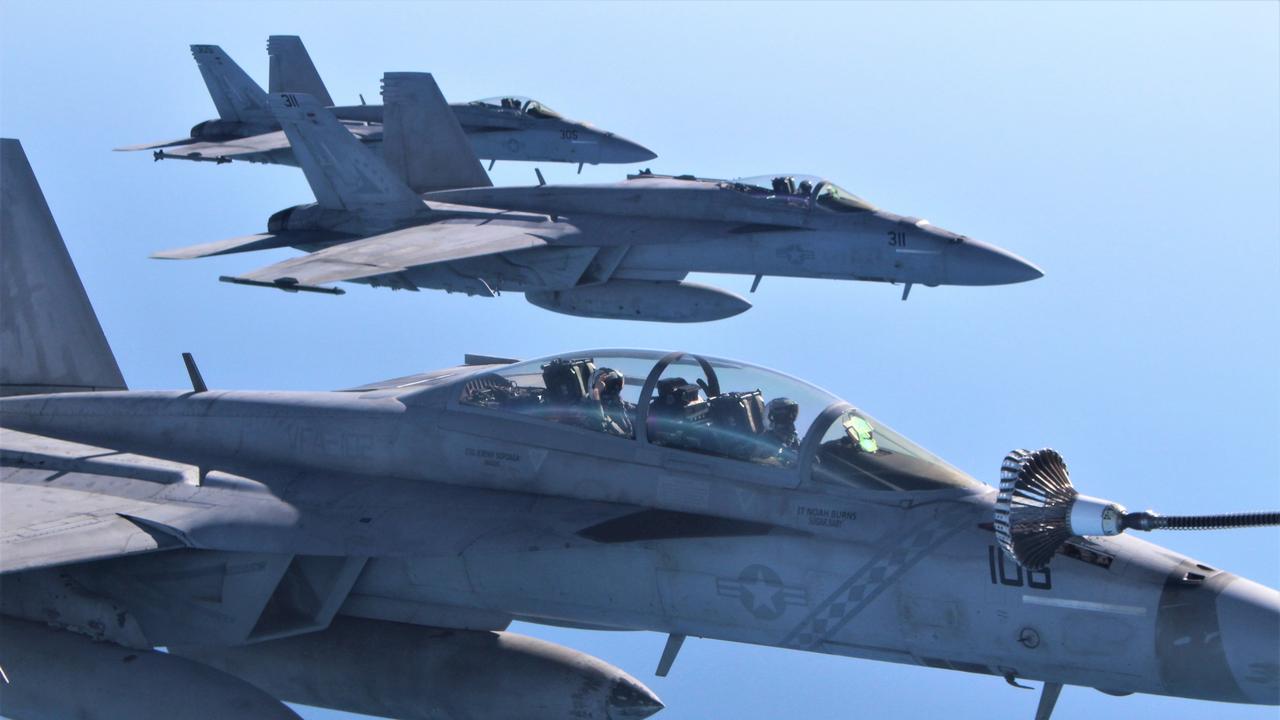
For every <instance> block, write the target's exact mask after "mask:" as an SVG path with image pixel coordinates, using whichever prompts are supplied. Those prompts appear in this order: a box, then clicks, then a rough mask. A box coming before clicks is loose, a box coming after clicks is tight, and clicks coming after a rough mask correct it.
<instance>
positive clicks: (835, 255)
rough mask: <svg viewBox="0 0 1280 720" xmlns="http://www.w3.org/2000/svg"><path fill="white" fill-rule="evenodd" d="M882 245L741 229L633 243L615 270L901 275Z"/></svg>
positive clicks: (819, 235) (867, 276)
mask: <svg viewBox="0 0 1280 720" xmlns="http://www.w3.org/2000/svg"><path fill="white" fill-rule="evenodd" d="M886 250H887V248H885V249H881V248H879V247H877V246H875V245H872V244H868V243H864V242H858V241H856V240H852V241H851V240H850V239H848V238H837V237H834V236H832V235H825V234H822V233H821V232H820V231H813V232H810V233H790V232H785V233H784V232H778V233H758V234H744V235H741V236H738V237H735V238H732V239H729V238H726V239H723V240H707V241H702V242H690V243H681V244H678V245H676V244H638V245H636V246H635V247H634V248H633V249H632V251H631V252H630V253H628V254H627V257H626V259H625V261H624V262H623V264H622V267H621V268H619V271H620V272H635V271H653V270H671V269H680V270H685V271H690V272H711V273H733V274H743V275H757V274H759V275H777V276H789V277H809V278H828V279H847V280H854V279H871V280H880V279H884V280H889V279H894V278H896V277H897V274H900V270H901V269H900V268H899V269H895V268H894V267H893V264H892V262H890V261H888V260H887V259H886V256H885V252H886Z"/></svg>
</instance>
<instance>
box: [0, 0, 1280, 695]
mask: <svg viewBox="0 0 1280 720" xmlns="http://www.w3.org/2000/svg"><path fill="white" fill-rule="evenodd" d="M272 33H280V34H297V35H301V36H302V37H303V39H304V41H305V42H306V43H307V46H308V48H309V49H310V51H311V54H312V57H313V59H314V60H315V62H316V64H317V66H318V68H319V70H320V72H321V73H322V74H323V76H324V78H325V80H326V82H327V84H328V86H329V89H330V92H331V93H332V95H333V96H334V99H335V101H337V102H338V103H353V102H357V101H358V100H357V93H363V94H364V96H365V97H366V98H368V99H370V100H371V101H372V100H373V99H374V98H376V97H377V93H378V80H379V78H380V76H381V74H382V72H383V71H388V70H425V71H430V72H433V73H434V74H435V76H436V78H437V80H438V82H439V83H440V85H441V87H442V89H443V90H444V92H445V95H446V96H447V97H449V98H450V99H452V100H467V99H474V98H479V97H486V96H491V95H495V94H499V93H520V94H524V95H529V96H532V97H535V98H538V99H540V100H542V101H544V102H546V103H547V104H549V105H550V106H551V107H553V108H556V109H557V110H559V111H561V112H563V113H565V114H566V115H569V116H571V117H575V118H579V119H583V120H589V121H591V122H593V123H595V124H597V125H599V126H601V127H603V128H606V129H609V130H613V131H616V132H618V133H620V134H622V135H624V136H627V137H631V138H633V139H635V140H637V141H639V142H642V143H644V144H645V145H647V146H648V147H650V148H652V149H653V150H655V151H656V152H657V153H658V154H659V158H658V159H657V160H655V161H653V162H652V163H649V165H651V166H652V167H653V169H654V170H655V171H659V172H672V173H684V172H693V173H697V174H700V175H706V176H712V177H736V176H744V175H756V174H761V173H768V172H775V171H789V172H808V173H814V174H819V175H824V176H827V177H830V178H831V179H833V180H835V181H837V182H838V183H840V184H841V185H843V186H845V187H847V188H849V189H850V190H852V191H854V192H856V193H858V194H860V195H862V196H864V197H866V198H867V199H869V200H871V201H872V202H874V203H875V204H877V205H879V206H881V207H883V208H885V209H889V210H893V211H896V212H900V213H903V214H909V215H917V216H921V217H926V218H928V219H929V220H931V221H932V222H934V223H935V224H937V225H941V226H943V227H946V228H949V229H953V230H956V231H957V232H961V233H964V234H967V235H970V236H972V237H975V238H978V239H981V240H984V241H986V242H990V243H994V244H997V245H1000V246H1003V247H1006V248H1009V249H1010V250H1013V251H1014V252H1017V253H1019V254H1021V255H1023V256H1024V257H1027V258H1029V259H1031V260H1032V261H1034V262H1036V263H1037V264H1039V265H1040V266H1041V267H1043V268H1044V270H1045V272H1046V276H1045V277H1044V278H1043V279H1041V280H1038V281H1036V282H1033V283H1028V284H1024V285H1018V286H1011V287H1000V288H917V289H915V290H914V291H913V293H912V296H911V299H910V300H909V301H908V302H906V303H902V302H900V301H899V300H898V295H899V290H898V289H897V288H892V287H889V286H881V285H872V284H856V283H836V282H819V281H800V280H794V281H792V280H784V279H772V278H770V279H766V280H765V281H764V282H763V283H762V285H761V287H760V289H759V291H758V292H757V293H756V294H755V295H753V296H751V299H752V301H753V302H754V303H755V304H756V307H755V309H753V310H751V311H749V312H747V313H745V314H743V315H740V316H738V317H735V318H732V319H730V320H726V321H722V322H719V323H714V324H707V325H693V326H667V325H659V324H650V323H617V322H609V321H594V320H585V319H581V318H572V317H567V316H561V315H555V314H551V313H548V312H545V311H543V310H539V309H537V308H534V307H533V306H531V305H529V304H527V303H526V302H525V301H524V300H523V298H522V297H521V296H520V295H507V296H503V297H501V298H498V299H480V298H465V297H459V296H451V295H444V294H441V293H430V292H423V293H419V294H409V293H392V292H389V291H386V290H373V289H367V288H361V287H351V288H350V289H349V291H348V293H347V294H346V295H345V296H342V297H330V296H312V295H305V294H303V295H297V296H294V295H287V294H285V293H277V292H271V291H266V290H258V289H255V288H244V287H235V286H230V285H227V284H222V283H218V282H217V277H218V276H219V275H222V274H238V273H242V272H244V271H247V270H250V269H253V268H255V267H259V266H261V265H265V264H267V263H269V262H274V261H275V260H278V259H281V258H283V257H287V256H288V255H290V254H291V251H275V252H272V253H259V254H253V255H241V256H231V257H228V258H219V259H210V260H203V261H191V262H161V261H156V260H149V259H147V255H148V254H149V253H150V252H152V251H155V250H158V249H163V248H169V247H174V246H180V245H188V244H195V243H199V242H207V241H212V240H217V239H221V238H226V237H231V236H236V235H243V234H249V233H252V232H258V231H260V230H261V229H262V228H263V227H264V226H265V222H266V219H267V217H268V216H269V215H270V214H271V213H273V212H275V211H277V210H280V209H282V208H284V207H288V206H290V205H294V204H298V203H302V202H309V201H311V200H312V196H311V194H310V192H309V190H308V189H307V186H306V184H305V182H304V180H303V178H302V175H301V173H300V172H298V171H297V170H294V169H291V168H278V167H261V166H248V165H243V166H242V165H239V164H234V165H231V166H217V167H215V166H209V165H203V164H193V163H182V162H177V161H167V162H163V163H152V162H151V160H150V158H149V156H148V155H147V154H145V153H133V154H126V153H112V152H111V151H110V149H111V148H112V147H116V146H120V145H128V144H134V143H140V142H144V141H149V140H161V139H166V138H172V137H181V136H182V135H184V134H185V133H186V131H187V129H188V128H190V127H191V126H192V125H194V124H195V123H196V122H198V121H200V120H204V119H208V118H210V117H213V116H214V115H215V112H214V109H213V106H212V103H211V102H210V101H209V99H208V96H207V94H206V92H205V89H204V87H203V84H202V83H201V81H200V78H199V74H198V72H197V71H196V68H195V65H194V63H193V62H192V60H191V57H190V54H189V52H188V49H187V45H188V44H190V43H212V44H220V45H222V47H223V48H224V49H225V50H226V51H227V52H228V53H229V54H231V56H232V57H234V58H236V59H237V60H238V61H239V62H240V63H241V65H242V66H243V67H245V69H246V70H247V71H248V72H249V73H250V74H251V75H253V76H255V77H256V78H258V79H259V80H260V81H262V82H263V83H264V84H265V79H266V67H267V63H266V53H265V43H266V37H267V36H268V35H269V34H272ZM0 132H3V134H4V135H5V136H7V137H18V138H20V139H21V140H22V141H23V144H24V145H25V147H26V150H27V154H28V156H29V157H30V159H31V161H32V164H33V165H34V167H35V169H36V172H37V174H38V176H39V177H40V180H41V183H42V185H43V187H44V190H45V193H46V195H47V197H48V199H49V202H50V205H51V206H52V208H53V211H54V214H55V215H56V217H57V218H58V221H59V224H60V226H61V228H62V231H63V234H64V236H65V237H66V240H67V244H68V246H69V247H70V250H71V253H72V255H73V257H74V258H75V259H76V261H77V263H78V265H79V267H80V271H81V274H82V276H83V277H84V281H85V285H86V286H87V288H88V290H89V294H90V296H91V297H92V299H93V300H94V303H95V305H96V307H97V310H98V314H99V316H100V318H101V319H102V322H103V325H104V327H105V329H106V332H107V336H108V337H109V338H110V340H111V342H112V344H113V346H114V348H115V351H116V354H117V356H118V357H119V359H120V364H121V366H122V368H123V370H124V373H125V377H126V379H127V380H128V381H129V383H130V385H131V386H133V387H139V388H168V387H181V386H183V385H184V384H185V382H186V376H185V372H184V370H183V367H182V363H181V360H180V358H179V353H180V352H182V351H192V352H194V353H195V355H196V357H197V358H198V360H199V362H200V366H201V369H202V370H203V373H204V376H205V378H206V379H207V380H208V382H209V384H210V385H212V386H215V387H225V388H244V389H248V388H334V387H345V386H351V385H355V384H359V383H362V382H365V381H369V380H374V379H378V378H382V377H391V376H397V375H404V374H407V373H410V372H414V371H417V370H422V369H428V368H434V367H440V366H444V365H449V364H455V363H457V362H459V361H460V360H461V357H462V354H463V353H464V352H480V353H489V354H496V355H508V356H515V357H532V356H536V355H540V354H548V353H552V352H556V351H560V350H566V349H571V348H580V347H592V346H638V347H653V348H664V349H666V348H670V349H676V348H679V349H689V350H699V351H704V352H707V353H711V354H715V355H720V356H725V357H737V358H741V359H745V360H751V361H754V362H757V363H760V364H763V365H766V366H770V367H775V368H778V369H781V370H784V371H786V372H789V373H792V374H795V375H798V376H801V377H804V378H806V379H808V380H810V381H812V382H814V383H817V384H819V385H821V386H823V387H826V388H828V389H830V390H831V391H833V392H835V393H837V394H839V395H841V396H842V397H845V398H846V399H848V400H849V401H851V402H853V403H854V404H856V405H859V406H861V407H863V408H865V409H866V410H868V411H869V412H871V413H873V414H874V415H876V416H877V417H878V418H880V419H881V420H884V421H886V422H888V423H890V424H891V425H893V426H894V427H895V428H896V429H898V430H899V431H901V432H903V433H904V434H906V435H907V436H908V437H911V438H912V439H914V440H916V441H917V442H919V443H921V444H922V445H924V446H925V447H927V448H929V449H930V450H932V451H933V452H935V453H937V454H938V455H941V456H942V457H944V458H947V459H948V460H949V461H951V462H952V463H953V464H955V465H957V466H958V467H960V468H962V469H964V470H966V471H968V472H970V473H971V474H973V475H974V476H975V477H978V478H979V479H981V480H984V481H987V482H994V481H996V479H997V470H998V468H999V463H1000V459H1001V458H1002V457H1003V456H1004V454H1005V453H1006V452H1007V451H1008V450H1010V449H1011V448H1014V447H1022V446H1027V447H1040V446H1052V447H1055V448H1057V449H1059V450H1060V451H1061V452H1062V453H1063V454H1064V455H1065V457H1066V458H1067V460H1068V462H1069V463H1070V465H1071V469H1072V473H1073V476H1074V478H1075V479H1076V482H1077V485H1079V486H1080V487H1081V488H1082V489H1083V490H1084V491H1085V492H1088V493H1091V494H1094V495H1101V496H1105V497H1108V498H1112V499H1115V500H1117V501H1119V502H1122V503H1124V504H1126V505H1128V506H1130V507H1141V508H1145V507H1152V508H1155V509H1157V510H1161V511H1165V512H1170V513H1175V512H1199V511H1205V512H1216V511H1234V510H1247V509H1262V508H1275V507H1280V440H1278V439H1280V317H1277V315H1278V314H1280V311H1278V308H1280V4H1277V3H1275V2H1249V3H1213V4H1209V3H1176V4H1173V3H1168V4H1144V3H1114V4H1104V3H1090V4H1078V5H1077V4H1053V3H1026V4H1013V3H995V4H960V3H946V4H930V3H908V4H902V5H888V4H886V5H881V4H848V5H842V4H799V3H788V4H765V3H753V4H744V5H734V4H706V5H701V4H692V3H683V4H675V3H670V4H662V5H631V4H622V3H607V4H595V5H580V4H550V5H544V4H536V3H516V4H498V3H477V4H458V5H452V4H440V5H434V4H410V3H393V4H386V5H382V4H375V3H360V4H351V5H344V4H337V3H314V4H312V3H308V4H292V3H280V4H263V5H257V4H247V3H246V4H227V5H217V4H199V3H110V4H107V3H101V4H99V3H47V2H46V3H34V2H33V3H17V2H10V1H6V2H3V3H0ZM628 169H629V168H621V167H600V168H587V169H586V170H585V171H584V172H583V173H582V175H581V179H582V180H585V181H608V180H614V179H619V178H621V176H622V175H623V173H624V172H626V171H627V170H628ZM542 171H543V173H544V174H546V175H547V177H548V180H549V181H551V182H557V181H560V182H571V181H574V180H575V179H577V176H575V175H574V169H573V168H571V167H558V166H552V165H543V166H542ZM494 180H495V182H497V183H499V184H531V183H532V182H534V174H533V168H532V166H529V165H517V164H512V163H506V164H502V163H500V164H499V166H498V168H497V169H496V171H495V172H494ZM696 279H698V280H699V281H702V282H711V283H714V284H719V285H721V286H723V287H726V288H729V289H731V290H734V291H737V292H739V293H743V294H745V293H746V292H747V289H748V288H749V285H750V279H749V278H739V277H711V276H707V277H701V278H696ZM1152 539H1153V540H1156V541H1158V542H1160V543H1162V544H1164V545H1166V546H1168V547H1170V548H1173V549H1175V550H1177V551H1179V552H1183V553H1186V554H1189V555H1192V556H1193V557H1196V558H1198V559H1201V560H1203V561H1205V562H1208V563H1210V564H1212V565H1215V566H1217V567H1223V568H1226V569H1229V570H1232V571H1234V572H1237V573H1239V574H1242V575H1245V576H1248V577H1251V578H1253V579H1256V580H1258V581H1260V582H1262V583H1264V584H1267V585H1269V586H1271V587H1276V586H1277V585H1280V533H1277V532H1276V531H1275V530H1249V531H1241V532H1237V533H1222V534H1167V535H1163V536H1157V537H1153V538H1152ZM519 630H520V631H522V632H527V633H529V634H533V635H537V636H539V637H544V638H547V639H550V640H553V641H556V642H560V643H563V644H566V645H568V646H570V647H574V648H577V649H580V650H583V651H585V652H589V653H591V654H594V655H597V656H599V657H601V658H604V659H606V660H608V661H610V662H612V663H615V664H617V665H619V666H621V667H622V668H624V669H626V670H628V671H630V672H631V673H633V674H635V675H636V676H637V677H639V678H641V679H642V680H644V681H646V682H649V683H650V685H651V687H653V688H654V689H655V691H656V692H658V694H659V695H660V696H662V698H663V699H664V701H666V702H667V704H668V710H666V711H665V712H664V714H662V715H660V717H663V718H672V719H675V718H713V717H714V718H720V717H739V718H779V717H812V718H847V717H854V716H860V715H862V714H865V713H867V712H873V713H876V714H879V713H880V712H882V711H885V710H886V709H888V708H894V709H895V710H894V713H895V714H897V713H900V715H901V716H902V717H928V716H935V715H939V714H943V713H945V716H946V717H948V718H952V719H954V720H960V719H963V718H975V719H976V718H982V719H983V720H988V719H989V718H990V717H992V715H993V710H992V708H993V707H998V708H1001V710H1000V711H998V712H995V713H994V714H996V715H998V716H1008V715H1013V716H1018V715H1019V714H1020V715H1023V716H1026V717H1031V716H1032V714H1033V712H1034V705H1035V696H1034V695H1033V694H1032V693H1025V692H1019V691H1016V690H1013V689H1011V688H1008V687H1007V686H1005V685H1004V683H1003V681H1001V680H999V679H997V678H989V677H981V676H973V675H967V674H962V673H948V672H943V671H938V670H931V669H924V668H914V667H905V666H896V665H890V664H883V663H872V662H867V661H856V660H847V659H840V658H832V657H823V656H818V655H810V654H805V653H797V652H788V651H782V650H774V649H768V648H757V647H750V646H743V645H735V644H731V643H723V642H716V641H711V640H691V641H690V642H689V643H687V644H686V646H685V649H684V651H683V652H682V654H681V656H680V658H679V661H678V662H677V664H676V667H675V669H674V671H673V673H672V676H671V677H669V678H666V679H657V678H653V677H652V674H651V673H652V667H653V666H654V664H655V663H656V662H657V659H658V655H659V653H660V650H661V645H662V640H663V639H662V637H660V636H657V635H654V634H649V633H612V634H606V633H588V632H575V631H565V630H559V629H550V628H539V627H530V626H522V627H521V628H519ZM1210 712H1212V713H1213V715H1214V716H1215V717H1219V718H1264V717H1265V718H1275V717H1277V713H1276V711H1275V709H1274V708H1256V707H1240V706H1227V705H1208V704H1205V703H1201V702H1195V701H1186V700H1173V699H1167V698H1157V697H1144V696H1132V697H1127V698H1112V697H1108V696H1104V695H1102V694H1100V693H1097V692H1094V691H1092V690H1086V689H1080V688H1068V689H1067V690H1066V691H1065V692H1064V693H1063V696H1062V700H1061V702H1060V703H1059V712H1058V715H1057V717H1062V718H1073V717H1086V716H1087V717H1091V718H1120V717H1125V718H1128V717H1133V716H1134V715H1139V714H1156V713H1158V714H1159V715H1161V716H1163V717H1167V718H1193V717H1194V718H1199V717H1204V716H1206V715H1207V714H1208V713H1210ZM306 715H307V717H310V718H334V717H343V716H342V715H341V714H339V713H330V712H326V711H311V710H308V711H306Z"/></svg>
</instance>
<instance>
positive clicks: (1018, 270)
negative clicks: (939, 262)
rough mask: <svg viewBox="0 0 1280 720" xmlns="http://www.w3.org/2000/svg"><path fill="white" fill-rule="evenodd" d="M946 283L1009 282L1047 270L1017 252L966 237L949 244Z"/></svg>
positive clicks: (1000, 283) (1025, 278)
mask: <svg viewBox="0 0 1280 720" xmlns="http://www.w3.org/2000/svg"><path fill="white" fill-rule="evenodd" d="M945 256H946V263H947V268H946V278H947V279H946V284H948V285H1009V284H1012V283H1020V282H1026V281H1028V280H1035V279H1036V278H1041V277H1044V271H1042V270H1041V269H1040V268H1038V267H1036V266H1035V265H1034V264H1032V263H1031V262H1028V261H1027V260H1024V259H1022V258H1020V257H1018V256H1017V255H1014V254H1013V253H1011V252H1009V251H1008V250H1004V249H1003V248H998V247H996V246H994V245H988V244H986V243H983V242H979V241H977V240H971V239H968V238H966V239H965V240H964V241H963V242H959V243H954V244H951V245H948V246H947V249H946V252H945Z"/></svg>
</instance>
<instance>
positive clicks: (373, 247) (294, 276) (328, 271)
mask: <svg viewBox="0 0 1280 720" xmlns="http://www.w3.org/2000/svg"><path fill="white" fill-rule="evenodd" d="M545 245H547V241H546V240H544V239H543V238H541V237H538V236H537V235H533V234H532V233H530V232H529V228H528V227H527V226H513V225H501V224H496V223H491V224H485V225H477V224H476V223H475V221H473V220H466V221H442V222H437V223H432V224H430V225H418V226H415V227H410V228H405V229H403V230H395V231H392V232H388V233H383V234H381V235H373V236H370V237H366V238H363V239H361V240H355V241H353V242H349V243H344V244H342V245H336V246H334V247H330V248H326V249H324V250H320V251H319V252H313V253H311V254H309V255H303V256H301V257H296V258H291V259H289V260H285V261H284V262H279V263H276V264H275V265H269V266H267V267H264V268H262V269H260V270H255V271H253V272H251V273H248V274H246V275H241V276H237V277H234V278H224V280H226V281H227V282H233V283H240V284H245V285H271V286H276V287H280V288H282V289H286V290H288V289H313V290H314V289H318V288H317V287H316V286H318V285H320V284H321V283H331V282H338V281H341V280H361V279H368V278H373V277H377V276H380V275H394V274H396V273H400V272H403V271H405V270H409V269H411V268H415V267H422V266H425V265H434V264H437V263H447V262H453V261H456V260H467V259H470V258H476V257H482V256H485V255H497V254H499V253H507V252H516V251H518V250H529V249H532V248H537V247H543V246H545ZM392 284H393V285H397V284H396V283H392ZM397 286H399V285H397ZM330 292H332V290H330Z"/></svg>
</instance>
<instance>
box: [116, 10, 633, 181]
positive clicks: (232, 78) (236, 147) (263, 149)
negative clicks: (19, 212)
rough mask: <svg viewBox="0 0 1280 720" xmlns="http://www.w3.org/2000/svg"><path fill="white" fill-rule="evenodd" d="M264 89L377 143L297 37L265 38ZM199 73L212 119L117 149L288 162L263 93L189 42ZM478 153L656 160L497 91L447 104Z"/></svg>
mask: <svg viewBox="0 0 1280 720" xmlns="http://www.w3.org/2000/svg"><path fill="white" fill-rule="evenodd" d="M267 53H268V55H269V56H270V61H271V70H270V73H271V74H270V78H269V81H268V87H269V88H270V91H271V92H273V93H274V92H301V93H307V94H309V95H311V96H312V97H314V98H316V99H317V101H318V102H320V103H321V104H323V105H326V106H328V107H329V109H330V111H331V112H332V113H333V114H334V115H335V116H336V117H337V118H338V119H339V121H341V122H342V124H343V126H344V127H346V129H347V130H348V131H349V132H350V133H351V134H352V135H353V136H355V137H356V138H358V139H360V140H361V141H362V142H364V143H365V144H366V145H368V146H370V147H372V148H374V149H377V148H378V147H379V146H380V144H381V142H382V116H383V109H382V106H381V105H365V104H364V103H363V102H362V103H361V104H360V105H347V106H335V105H334V103H333V99H332V98H331V97H330V96H329V91H328V90H327V89H326V88H325V85H324V82H323V81H322V80H321V79H320V75H319V73H317V72H316V68H315V65H314V64H313V63H312V62H311V57H310V55H308V54H307V50H306V48H305V47H304V46H303V45H302V41H301V40H300V39H299V38H298V37H296V36H293V35H273V36H271V38H270V39H269V40H268V41H267ZM191 54H192V55H194V56H195V59H196V64H197V65H198V66H199V68H200V74H201V75H202V76H203V77H204V82H205V85H206V86H208V88H209V95H210V96H211V97H212V98H213V103H214V105H215V106H216V107H217V109H218V118H217V119H215V120H205V121H202V122H200V123H197V124H196V125H195V126H194V127H192V128H191V134H190V137H186V138H182V139H179V140H166V141H163V142H158V143H146V144H142V145H133V146H129V147H122V148H117V149H118V150H125V151H128V150H151V151H153V152H152V157H154V158H155V159H156V160H163V159H166V158H174V159H179V160H196V161H203V162H213V163H228V162H231V161H233V160H243V161H247V162H255V163H271V164H276V165H296V164H297V160H296V159H295V158H294V155H293V152H292V150H291V149H290V147H289V139H288V138H287V137H286V136H285V134H284V133H282V132H280V124H279V123H278V122H277V121H276V118H275V116H274V115H273V114H272V112H271V109H270V108H269V107H268V106H267V93H265V92H263V90H262V88H261V87H260V86H259V85H258V84H257V83H255V82H254V81H253V79H252V78H250V77H249V76H248V75H247V74H246V73H245V72H244V71H243V70H241V69H240V66H238V65H236V63H235V62H234V61H232V60H231V58H230V57H228V56H227V54H226V53H225V52H223V51H222V48H220V47H218V46H216V45H192V46H191ZM452 108H453V112H454V114H455V115H456V116H457V118H458V122H459V123H461V124H462V127H463V129H464V130H465V131H466V134H467V140H468V141H469V142H470V143H471V146H472V147H473V148H474V150H475V153H476V155H477V156H478V157H481V158H484V159H486V160H489V161H490V164H489V166H490V168H492V167H493V163H494V162H496V161H498V160H528V161H546V162H567V163H578V171H579V172H581V170H582V166H583V165H584V164H589V165H597V164H601V163H640V162H644V161H646V160H650V159H653V158H655V157H657V156H656V155H654V154H653V152H651V151H650V150H649V149H648V148H646V147H644V146H642V145H640V144H638V143H635V142H632V141H630V140H627V139H626V138H623V137H621V136H619V135H616V134H614V133H611V132H608V131H605V130H600V129H598V128H596V127H593V126H592V125H591V124H590V123H585V122H580V121H577V120H570V119H568V118H566V117H564V116H563V115H561V114H560V113H558V112H556V111H554V110H552V109H551V108H550V107H548V106H546V105H544V104H542V103H540V102H538V101H537V100H532V99H530V98H527V97H523V96H520V95H504V96H501V97H493V98H486V99H484V100H476V101H474V102H468V103H461V104H457V105H453V106H452Z"/></svg>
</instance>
